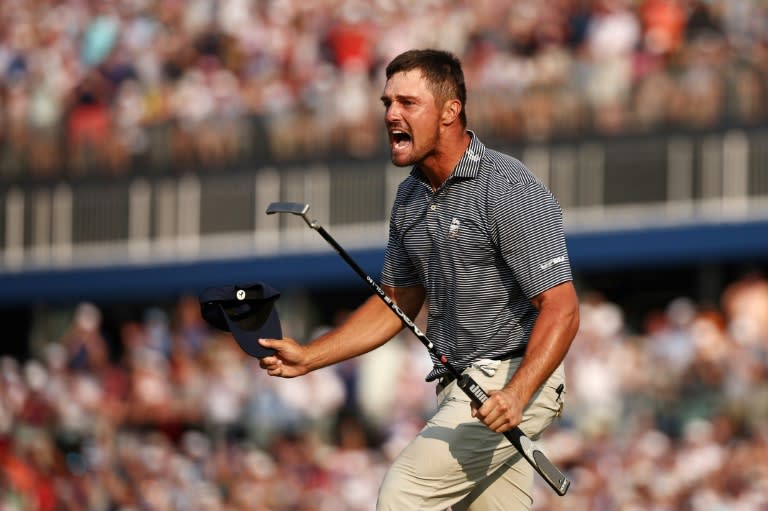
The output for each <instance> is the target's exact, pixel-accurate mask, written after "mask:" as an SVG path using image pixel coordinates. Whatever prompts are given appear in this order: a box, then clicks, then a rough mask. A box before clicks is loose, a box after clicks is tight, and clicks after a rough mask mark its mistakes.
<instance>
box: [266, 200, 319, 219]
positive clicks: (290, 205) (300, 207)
mask: <svg viewBox="0 0 768 511" xmlns="http://www.w3.org/2000/svg"><path fill="white" fill-rule="evenodd" d="M308 211H309V204H302V203H301V202H273V203H272V204H270V205H269V207H267V214H268V215H274V214H275V213H290V214H292V215H299V216H306V214H307V212H308Z"/></svg>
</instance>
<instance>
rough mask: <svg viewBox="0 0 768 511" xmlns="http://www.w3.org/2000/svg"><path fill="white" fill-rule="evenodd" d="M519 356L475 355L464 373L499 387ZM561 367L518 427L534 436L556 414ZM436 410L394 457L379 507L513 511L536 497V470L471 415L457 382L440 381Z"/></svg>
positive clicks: (381, 510)
mask: <svg viewBox="0 0 768 511" xmlns="http://www.w3.org/2000/svg"><path fill="white" fill-rule="evenodd" d="M520 360H521V359H519V358H518V359H512V360H505V361H500V362H499V361H490V360H489V361H480V362H478V363H475V364H473V365H472V366H471V367H469V368H468V369H466V370H465V371H464V372H465V373H468V374H470V375H471V376H472V378H474V379H475V381H477V382H478V383H479V384H480V386H481V387H482V388H483V389H485V390H491V389H499V388H501V387H503V386H504V384H506V382H507V381H509V379H510V378H511V377H512V375H513V374H514V372H515V370H516V369H517V367H518V366H519V365H520ZM561 383H563V384H564V383H565V375H564V371H563V367H562V365H561V366H560V367H558V368H557V370H556V371H555V372H554V373H553V374H552V376H551V377H550V378H549V380H548V381H547V382H546V383H545V385H544V386H543V387H542V388H541V389H540V390H539V391H538V392H537V393H536V394H535V395H534V396H533V398H532V399H531V401H530V402H529V403H528V406H527V407H526V409H525V411H524V414H523V421H522V423H521V424H520V429H521V430H522V431H523V432H524V433H525V434H526V435H527V436H528V437H529V438H531V439H532V440H536V439H537V438H538V437H539V436H540V435H541V433H542V432H543V431H544V430H545V429H546V428H547V426H549V425H550V424H551V423H552V421H553V420H554V419H555V417H556V416H557V414H558V412H559V411H560V409H561V407H562V405H563V397H564V393H558V392H557V390H556V389H557V387H558V386H559V385H560V384H561ZM437 393H438V395H437V400H438V409H437V411H436V412H435V415H434V416H433V417H432V418H431V419H430V420H429V421H428V422H427V424H426V425H425V426H424V429H422V430H421V432H420V433H419V434H418V435H417V436H416V438H414V439H413V441H412V442H411V443H410V444H408V446H407V447H406V448H405V449H404V450H403V452H401V453H400V455H398V457H397V459H396V460H395V461H394V463H393V464H392V466H391V467H390V469H389V471H388V472H387V474H386V476H385V478H384V481H383V483H382V486H381V488H380V490H379V499H378V503H377V506H376V509H377V511H444V510H445V509H447V508H449V507H451V506H452V508H451V509H452V510H453V511H464V510H467V511H497V510H498V511H501V510H504V511H511V510H528V509H530V508H531V505H532V503H533V499H532V490H533V476H534V470H533V468H532V467H531V466H530V464H529V463H528V462H527V461H526V460H525V459H524V458H523V457H522V456H521V455H520V454H519V453H518V452H517V450H516V449H515V448H514V446H513V445H512V444H511V443H510V442H509V440H507V438H506V437H505V436H503V435H501V434H499V433H494V432H493V431H491V430H490V429H488V428H487V427H486V426H485V425H484V424H483V423H481V422H480V421H479V420H477V419H475V418H473V417H472V415H471V411H470V404H469V398H468V397H467V396H466V394H464V391H462V390H461V389H460V388H459V387H458V385H456V381H453V382H451V383H449V384H448V385H447V386H443V385H442V384H438V386H437Z"/></svg>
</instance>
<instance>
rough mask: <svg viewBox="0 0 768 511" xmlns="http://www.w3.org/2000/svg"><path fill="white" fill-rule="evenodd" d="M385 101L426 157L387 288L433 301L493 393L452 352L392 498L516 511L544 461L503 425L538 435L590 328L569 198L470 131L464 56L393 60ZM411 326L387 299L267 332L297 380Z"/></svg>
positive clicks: (393, 510) (404, 204)
mask: <svg viewBox="0 0 768 511" xmlns="http://www.w3.org/2000/svg"><path fill="white" fill-rule="evenodd" d="M386 77H387V81H386V85H385V87H384V92H383V94H382V97H381V100H382V102H383V104H384V108H385V123H386V127H387V132H388V133H389V146H390V153H391V159H392V162H393V163H394V164H395V165H398V166H412V167H413V169H412V172H411V174H410V176H409V177H408V178H406V179H405V180H404V181H403V182H402V183H401V184H400V186H399V188H398V192H397V197H396V199H395V202H394V205H393V207H392V213H391V222H390V233H389V241H388V244H387V250H386V254H385V260H384V268H383V272H382V287H383V289H384V290H385V292H386V293H387V294H388V295H389V296H390V297H391V298H392V299H393V300H394V301H395V302H396V303H397V305H398V306H399V307H400V308H401V309H402V310H403V312H405V313H406V314H407V315H408V316H410V317H415V316H416V315H417V313H418V312H419V311H420V309H421V307H422V305H423V304H424V303H425V302H426V303H427V305H428V316H427V318H428V319H427V336H428V337H429V338H430V340H432V342H433V343H434V344H435V346H436V347H437V351H438V352H440V353H443V354H445V355H447V356H448V358H449V359H450V360H451V363H452V364H453V365H454V366H456V367H457V368H460V369H463V370H465V371H466V372H468V373H470V374H471V375H472V376H473V378H474V379H475V380H476V381H477V382H478V383H479V384H480V385H481V386H482V387H483V388H484V389H485V390H486V391H488V393H489V394H490V398H489V399H488V401H487V402H486V403H484V404H483V405H482V407H480V408H479V409H477V408H474V407H472V406H471V405H470V403H469V399H468V398H467V397H466V395H465V394H464V393H463V391H462V390H461V389H459V388H458V386H457V385H456V382H455V381H451V380H450V378H449V377H448V376H446V375H445V374H444V372H445V371H444V369H442V367H441V366H440V364H439V363H438V361H436V360H435V361H434V362H435V365H434V369H433V370H432V371H431V372H430V373H429V374H428V375H427V380H428V381H432V380H436V379H437V380H438V384H437V392H438V408H437V410H436V413H435V415H434V416H433V417H432V418H431V419H430V420H429V421H428V422H427V424H426V426H425V428H424V429H423V430H422V431H421V432H420V433H419V435H418V436H417V437H416V438H415V439H414V440H413V441H412V442H411V443H410V444H409V445H408V446H407V447H406V448H405V449H404V450H403V452H402V453H401V454H400V455H399V456H398V457H397V459H396V460H395V462H394V463H393V465H392V467H391V468H390V470H389V471H388V473H387V475H386V477H385V479H384V481H383V483H382V486H381V489H380V492H379V501H378V504H377V509H378V510H380V511H382V510H387V511H403V510H417V509H418V510H444V509H446V508H448V507H450V506H452V509H453V510H454V511H457V510H464V509H469V510H502V509H504V510H507V511H508V510H511V509H529V508H530V507H531V504H532V498H531V494H532V485H533V474H534V472H533V469H532V468H531V466H530V465H529V464H528V463H527V462H526V461H525V460H524V459H523V458H522V457H521V456H520V455H519V454H518V453H517V452H516V451H515V449H514V447H513V446H512V444H511V443H510V442H509V441H508V440H507V439H506V438H505V437H504V436H503V435H500V434H498V433H502V432H504V431H507V430H509V429H511V428H514V427H515V426H518V425H519V426H520V428H521V429H522V430H523V432H525V433H526V434H527V435H528V436H529V437H531V438H533V439H535V438H537V437H538V436H539V435H540V434H541V432H542V431H543V430H544V429H545V428H546V427H547V426H548V425H549V424H550V423H551V422H552V421H553V420H554V418H555V417H556V416H557V414H558V412H559V410H560V408H561V407H562V398H563V396H562V395H561V391H562V388H563V387H561V384H563V383H564V375H563V369H562V361H563V358H564V357H565V355H566V353H567V351H568V348H569V347H570V344H571V341H572V340H573V337H574V336H575V334H576V330H577V328H578V322H579V319H578V318H579V316H578V298H577V295H576V292H575V290H574V287H573V284H572V277H571V271H570V265H569V261H568V256H567V251H566V245H565V241H564V234H563V227H562V218H561V212H560V207H559V205H558V204H557V202H556V200H555V199H554V198H553V197H552V195H551V194H550V192H549V191H548V190H547V189H546V188H545V186H544V185H543V184H542V183H541V182H540V181H538V180H537V179H536V178H535V177H534V176H533V175H532V174H531V173H530V172H529V171H528V169H527V168H526V167H525V166H524V165H523V164H522V163H520V162H519V161H518V160H516V159H514V158H512V157H510V156H507V155H504V154H502V153H499V152H496V151H493V150H490V149H487V148H486V147H485V146H484V145H483V144H482V142H480V140H479V139H478V138H477V137H476V136H475V134H474V133H472V132H471V131H468V130H467V127H466V122H467V121H466V115H465V111H464V105H465V102H466V89H465V85H464V76H463V72H462V69H461V64H460V63H459V61H458V60H457V59H456V58H455V57H454V56H453V55H451V54H449V53H447V52H443V51H437V50H411V51H407V52H405V53H403V54H401V55H399V56H397V57H396V58H395V59H393V60H392V62H390V64H389V65H388V66H387V69H386ZM402 327H403V325H402V323H401V322H400V320H399V319H398V318H397V316H396V315H395V314H392V311H390V310H389V308H388V307H387V305H386V304H384V303H383V301H382V300H380V299H379V298H378V297H377V296H372V297H371V298H369V299H368V300H367V301H366V302H364V303H363V304H362V305H361V306H360V307H359V308H358V309H357V310H356V311H355V312H353V313H352V314H351V315H350V317H349V319H348V320H347V321H346V322H345V323H344V324H343V325H341V326H340V327H338V328H337V329H335V330H333V331H331V332H328V333H327V334H325V335H323V336H321V337H319V338H317V339H316V340H314V341H312V342H311V343H309V344H307V345H300V344H298V343H297V342H295V341H294V340H293V339H289V338H284V339H282V340H263V341H262V344H263V345H264V346H265V347H268V348H274V349H275V350H277V351H276V354H275V355H273V356H268V357H265V358H263V359H261V362H260V364H261V367H263V368H264V369H266V370H267V371H268V374H270V375H274V376H282V377H286V378H290V377H294V376H300V375H303V374H306V373H308V372H310V371H312V370H315V369H318V368H321V367H325V366H328V365H331V364H334V363H336V362H340V361H342V360H346V359H349V358H352V357H355V356H358V355H361V354H363V353H366V352H368V351H370V350H372V349H375V348H377V347H378V346H381V345H382V344H384V343H385V342H387V341H388V340H389V339H390V338H392V337H393V336H394V335H395V334H397V333H398V332H399V331H400V330H401V329H402Z"/></svg>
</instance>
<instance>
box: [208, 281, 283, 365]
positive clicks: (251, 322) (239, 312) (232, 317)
mask: <svg viewBox="0 0 768 511" xmlns="http://www.w3.org/2000/svg"><path fill="white" fill-rule="evenodd" d="M199 298H200V311H201V313H202V315H203V318H204V319H205V320H206V321H207V322H208V323H209V324H211V325H213V326H215V327H216V328H218V329H219V330H224V331H227V332H232V336H233V337H234V338H235V341H236V342H237V344H239V345H240V347H241V348H242V349H243V351H245V352H246V353H247V354H249V355H251V356H252V357H257V358H262V357H266V356H268V355H272V354H274V353H275V350H273V349H271V348H265V347H263V346H262V345H260V344H259V339H262V338H264V339H282V338H283V331H282V328H281V327H280V318H279V317H278V315H277V310H276V309H275V307H274V304H275V302H276V301H277V299H278V298H280V293H278V292H277V291H275V290H274V289H273V288H271V287H270V286H269V285H267V284H264V283H263V282H252V283H249V284H243V285H234V286H219V287H209V288H207V289H205V290H204V291H203V292H202V293H200V297H199Z"/></svg>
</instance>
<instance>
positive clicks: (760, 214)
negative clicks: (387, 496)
mask: <svg viewBox="0 0 768 511" xmlns="http://www.w3.org/2000/svg"><path fill="white" fill-rule="evenodd" d="M405 14H407V16H406V15H405ZM425 46H440V47H442V48H447V49H451V50H453V51H455V52H456V53H457V54H459V55H460V56H461V57H462V59H463V60H464V61H465V62H466V70H467V80H468V86H469V89H470V91H471V95H470V97H469V100H468V114H469V121H470V122H469V124H470V127H471V128H472V129H473V130H475V131H476V132H477V133H478V135H479V136H480V137H481V138H482V139H483V140H484V141H486V142H488V143H490V144H492V145H493V146H494V147H498V148H499V149H502V150H506V151H507V152H508V153H510V154H513V155H515V156H517V157H518V158H520V159H521V160H522V161H523V162H525V163H526V164H527V165H528V166H529V167H530V168H531V169H532V170H533V171H534V172H535V173H536V174H537V175H538V176H539V177H540V178H541V179H542V180H543V181H544V182H545V183H547V184H548V186H549V187H550V188H551V189H552V191H553V193H554V194H555V195H556V197H557V198H558V200H559V201H560V203H561V205H562V207H563V210H564V213H565V219H566V231H567V239H568V244H569V251H570V257H571V260H572V264H573V268H574V271H575V276H576V279H577V285H578V286H577V287H578V289H579V291H580V293H581V298H582V303H583V312H582V314H583V325H582V329H581V331H580V333H579V336H578V338H577V340H576V342H575V344H574V349H573V354H572V355H571V357H570V361H569V371H570V374H571V376H570V378H571V379H572V388H571V389H569V394H571V396H569V407H568V410H567V413H566V416H565V417H564V420H563V421H562V424H561V425H560V426H558V427H557V428H556V429H555V431H553V432H552V434H551V435H548V436H547V438H545V445H546V446H547V448H548V452H550V453H556V454H555V455H554V456H553V459H554V460H555V461H556V462H557V463H558V464H562V465H563V466H565V467H566V468H567V470H568V471H569V475H571V476H572V477H573V479H574V484H573V487H572V491H571V493H569V496H568V497H566V499H564V500H562V501H557V500H555V499H554V497H552V496H550V495H548V494H546V493H545V490H544V488H543V487H542V492H541V494H540V495H537V501H536V502H537V503H536V506H538V507H537V509H542V510H544V509H551V510H555V509H595V510H613V509H616V510H630V509H652V508H664V509H681V510H682V509H695V510H700V509H701V510H703V509H715V508H723V509H743V510H750V511H751V510H755V511H758V510H763V509H765V508H766V506H768V501H767V500H766V498H765V495H766V494H768V469H767V468H766V467H765V462H764V460H765V459H768V431H766V430H765V424H766V423H768V422H766V420H765V419H767V418H768V388H767V387H766V383H765V382H766V381H768V324H766V320H765V318H768V280H766V278H767V277H766V272H768V88H767V87H766V84H767V83H768V6H766V4H765V2H759V1H757V0H742V1H728V0H710V1H703V0H587V1H585V0H572V1H562V2H561V1H557V2H538V1H535V0H504V1H495V2H484V1H479V2H464V1H446V2H440V1H438V2H432V1H427V0H423V1H422V0H417V1H413V0H411V1H408V2H405V1H399V0H392V1H383V0H382V1H371V2H361V1H352V0H325V1H322V2H302V1H299V0H288V1H282V2H272V1H260V0H254V1H250V2H249V1H234V0H229V1H225V0H218V1H214V0H192V1H189V2H163V1H154V0H146V1H133V2H127V1H126V2H122V1H117V0H110V1H105V2H93V3H91V2H79V1H75V0H65V1H53V0H42V1H36V2H27V1H23V0H5V1H3V2H2V3H1V4H0V318H2V321H3V325H4V332H3V333H4V335H3V337H4V343H3V347H2V349H0V357H1V360H0V509H3V510H5V509H8V510H13V511H16V510H19V511H20V510H23V509H40V510H51V511H53V510H56V509H120V510H129V509H137V508H140V506H144V507H142V508H146V509H153V510H154V509H158V510H159V509H169V510H187V509H189V510H192V509H212V510H218V509H222V510H223V509H234V510H237V509H246V508H248V509H250V507H248V503H249V502H253V501H254V499H257V500H259V501H263V502H265V506H266V507H265V508H268V509H286V510H287V509H291V510H314V509H338V510H349V511H358V510H366V509H372V503H373V501H374V500H375V491H376V488H377V485H378V478H379V477H380V476H381V474H382V470H383V469H384V467H385V466H386V463H387V461H388V460H389V459H390V457H391V456H392V454H393V452H396V450H397V448H398V446H399V445H401V442H403V441H404V440H407V438H409V435H412V434H413V432H414V429H415V428H418V427H419V421H420V420H422V418H423V417H424V416H425V415H426V414H427V412H428V410H429V407H430V403H431V398H432V396H431V395H430V392H431V390H432V389H431V387H429V385H427V384H425V383H424V382H423V381H421V380H420V379H419V378H418V376H417V377H415V378H414V377H413V375H411V376H410V377H409V378H411V380H409V381H408V382H405V381H403V382H402V384H403V385H406V386H407V387H408V388H409V389H411V390H412V389H415V388H416V389H420V390H419V391H417V392H411V393H410V394H408V395H405V393H403V392H402V389H398V387H397V385H396V383H397V382H393V381H390V380H386V379H383V378H382V377H381V376H380V375H378V376H377V374H375V373H377V371H372V370H371V367H374V366H377V365H379V366H380V365H381V364H389V365H390V366H391V367H393V368H396V367H398V365H401V364H402V361H403V360H405V358H406V357H412V359H413V360H422V361H423V362H424V363H425V364H426V363H428V360H427V357H426V354H424V353H422V351H420V350H422V348H421V347H420V346H414V345H413V344H414V343H413V342H412V341H413V340H412V339H410V338H409V337H408V336H407V335H403V337H402V338H399V339H397V340H396V341H393V342H392V343H390V344H391V345H392V346H390V345H387V346H386V347H384V348H382V349H381V350H379V351H377V352H376V353H374V354H371V355H369V356H366V357H363V358H362V359H361V360H360V361H359V362H354V363H350V364H344V365H342V366H340V367H338V368H334V369H333V370H327V371H322V372H319V373H318V376H317V378H316V379H313V380H312V381H306V382H303V383H302V382H299V383H297V382H293V381H291V382H290V383H286V382H275V381H269V379H268V378H265V377H263V375H260V373H259V371H257V370H255V368H254V367H253V362H252V361H249V360H245V359H244V357H243V356H242V354H240V353H238V352H237V351H235V350H233V349H232V344H233V343H231V342H229V341H228V340H227V339H226V338H223V337H221V336H220V335H216V333H214V332H210V331H208V330H206V329H205V328H204V325H202V324H201V323H200V318H199V313H198V312H197V310H196V309H195V307H196V306H197V304H196V303H195V301H194V299H193V298H194V296H195V294H196V293H197V292H199V291H200V290H201V289H203V288H204V287H206V286H208V285H215V284H224V283H234V282H241V281H243V280H246V281H248V280H266V281H268V282H270V284H272V285H273V286H275V287H276V288H278V289H280V290H281V291H282V292H283V295H284V296H283V298H281V301H280V302H279V307H280V312H281V316H282V317H283V319H284V322H285V323H286V324H290V327H289V328H290V329H291V333H292V334H293V335H294V336H296V337H297V338H299V339H302V340H307V339H310V338H311V337H313V336H314V335H317V333H318V332H319V331H321V330H322V329H323V328H325V327H326V326H327V325H331V324H333V323H335V322H336V321H339V320H340V319H341V318H342V317H343V315H344V313H345V311H346V310H348V309H349V308H351V307H353V306H354V305H355V304H356V303H357V302H358V301H359V300H360V299H362V297H364V296H365V294H366V293H367V290H366V289H365V288H364V286H363V285H361V283H360V282H359V280H358V279H357V277H356V276H355V275H354V274H353V273H352V272H351V270H350V269H349V268H348V267H347V266H346V265H345V264H344V263H343V261H341V260H340V259H339V258H338V256H337V255H336V254H335V253H333V252H332V251H331V249H330V248H329V247H328V246H327V245H326V244H325V243H324V242H323V240H322V239H321V238H319V237H317V236H316V235H315V233H313V232H311V231H310V230H308V229H306V227H305V226H304V225H303V224H301V222H300V221H299V220H297V219H295V218H291V217H289V218H277V217H272V216H269V217H268V216H266V215H265V214H264V210H265V209H266V206H267V205H268V204H269V203H270V202H272V201H276V200H287V201H298V202H306V203H309V204H311V207H312V208H311V214H312V215H314V216H315V217H316V218H318V220H319V221H320V222H321V223H322V224H323V225H324V226H325V227H326V228H327V229H328V230H329V231H330V232H331V233H332V234H333V236H334V237H335V238H337V239H338V240H339V242H340V243H341V244H342V245H343V246H345V247H346V248H347V249H349V251H350V252H351V254H352V256H353V257H354V258H355V259H356V260H358V261H359V262H360V263H361V266H363V268H364V269H365V270H366V271H367V272H368V273H369V274H371V275H373V276H377V275H378V272H379V271H380V267H381V264H382V260H383V248H384V243H385V240H386V232H387V231H386V229H387V218H388V213H389V212H388V208H389V205H390V204H391V200H392V197H393V193H394V191H395V187H396V186H397V183H398V182H399V181H400V180H401V179H402V178H403V177H404V175H405V173H406V172H407V169H398V168H393V167H392V166H391V165H390V164H389V161H388V157H387V155H386V148H385V147H384V145H383V143H384V131H383V128H382V122H381V107H380V105H378V104H377V98H378V97H379V94H380V88H381V86H382V84H383V70H382V64H383V63H385V62H386V61H387V60H388V58H389V57H390V56H392V55H394V54H396V53H397V52H399V51H400V50H401V49H404V48H407V47H425ZM190 297H191V298H190ZM409 360H410V359H409ZM414 364H415V363H414ZM416 372H418V371H416ZM313 378H314V377H313ZM402 378H406V375H402ZM206 387H208V388H206ZM252 388H259V389H260V392H259V393H258V396H254V395H253V394H254V393H253V392H252V391H251V389H252ZM590 388H611V389H613V390H614V392H613V393H608V395H607V396H603V398H604V399H603V400H602V401H597V400H596V398H595V397H594V396H592V395H590V392H589V389H590ZM383 389H387V391H386V392H385V391H384V390H383ZM392 389H394V390H392ZM297 395H300V396H302V397H301V398H297V397H296V396H297ZM371 396H375V399H373V400H370V399H367V398H370V397H371ZM370 401H375V402H378V403H380V404H381V406H380V407H374V406H371V405H370ZM308 403H313V404H314V405H315V406H313V407H311V408H312V411H311V412H310V410H309V408H310V407H309V406H308ZM394 403H397V405H396V406H395V405H394ZM393 408H396V409H397V412H396V413H391V410H392V409H393ZM267 410H269V413H267V412H266V411H267ZM232 446H235V447H236V449H231V447H232ZM321 451H322V452H323V453H325V454H326V455H327V456H326V459H325V461H324V462H323V463H320V461H319V458H320V455H319V453H320V452H321ZM691 460H696V461H695V462H694V461H691ZM692 466H695V468H696V469H695V470H692V469H690V467H692ZM744 467H752V468H751V469H745V468H744ZM171 474H173V475H171ZM83 475H87V476H88V477H85V478H83V477H81V476H83ZM33 502H35V503H34V504H33ZM198 503H202V504H199V507H195V506H196V505H197V504H198Z"/></svg>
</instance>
